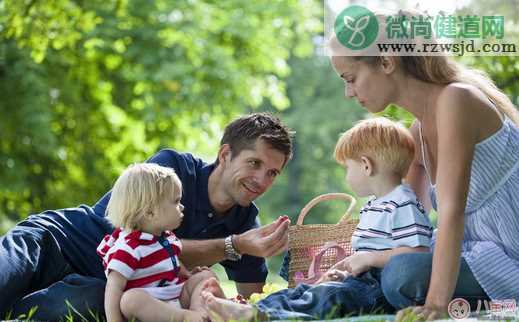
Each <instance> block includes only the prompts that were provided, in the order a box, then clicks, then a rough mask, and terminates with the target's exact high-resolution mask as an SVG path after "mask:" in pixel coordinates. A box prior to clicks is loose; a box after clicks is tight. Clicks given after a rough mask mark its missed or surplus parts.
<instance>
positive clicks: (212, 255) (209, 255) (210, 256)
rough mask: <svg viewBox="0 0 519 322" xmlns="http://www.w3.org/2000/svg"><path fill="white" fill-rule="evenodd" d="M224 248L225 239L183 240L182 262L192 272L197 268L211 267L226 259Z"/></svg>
mask: <svg viewBox="0 0 519 322" xmlns="http://www.w3.org/2000/svg"><path fill="white" fill-rule="evenodd" d="M224 247H225V244H224V240H223V239H207V240H192V239H182V253H181V255H180V260H181V261H182V263H184V265H186V267H187V268H188V269H190V270H191V269H192V268H193V267H195V266H211V265H214V264H216V263H219V262H221V261H223V260H224V259H225V257H224Z"/></svg>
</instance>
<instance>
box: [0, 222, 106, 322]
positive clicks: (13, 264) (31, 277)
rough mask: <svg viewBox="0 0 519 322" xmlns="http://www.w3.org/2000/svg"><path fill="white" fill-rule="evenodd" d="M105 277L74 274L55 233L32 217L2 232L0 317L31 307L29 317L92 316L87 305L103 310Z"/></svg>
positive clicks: (93, 308) (18, 313)
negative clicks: (33, 220)
mask: <svg viewBox="0 0 519 322" xmlns="http://www.w3.org/2000/svg"><path fill="white" fill-rule="evenodd" d="M105 283H106V282H105V281H104V280H102V279H99V278H95V277H87V276H82V275H79V274H75V273H74V272H73V270H72V269H71V267H70V266H69V264H68V262H67V260H66V258H65V257H64V255H63V254H62V252H61V249H60V246H59V245H58V243H57V241H56V240H55V238H54V237H53V236H52V235H51V233H50V232H49V231H48V230H47V229H45V228H44V227H41V226H39V225H38V224H36V223H33V222H31V221H23V222H21V223H19V224H18V225H17V226H16V227H14V228H13V229H11V230H10V231H9V232H8V233H7V234H6V235H4V236H2V237H1V238H0V290H1V291H0V314H1V315H0V320H1V319H3V318H5V317H6V315H7V314H8V313H9V312H10V316H11V318H15V317H17V316H19V315H20V314H27V313H28V312H29V310H30V309H31V308H33V307H38V309H37V310H36V312H35V314H34V315H33V316H32V319H33V320H43V321H54V320H59V319H62V318H63V316H65V315H67V314H69V312H70V313H72V314H71V316H78V314H80V315H82V316H84V317H85V318H86V319H89V320H90V319H92V320H94V318H93V317H92V316H91V315H90V312H91V311H92V312H98V313H99V314H104V306H103V303H104V287H105ZM66 301H68V302H69V303H70V305H71V306H72V307H73V308H74V310H76V311H73V310H71V309H70V308H69V307H68V306H67V304H66V303H65V302H66Z"/></svg>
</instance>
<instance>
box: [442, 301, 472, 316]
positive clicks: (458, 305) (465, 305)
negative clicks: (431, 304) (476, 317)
mask: <svg viewBox="0 0 519 322" xmlns="http://www.w3.org/2000/svg"><path fill="white" fill-rule="evenodd" d="M447 311H448V312H449V316H450V317H451V319H454V320H461V319H465V318H467V317H468V316H469V315H470V304H469V302H468V301H467V300H465V299H462V298H456V299H454V300H452V301H451V302H450V303H449V306H448V307H447Z"/></svg>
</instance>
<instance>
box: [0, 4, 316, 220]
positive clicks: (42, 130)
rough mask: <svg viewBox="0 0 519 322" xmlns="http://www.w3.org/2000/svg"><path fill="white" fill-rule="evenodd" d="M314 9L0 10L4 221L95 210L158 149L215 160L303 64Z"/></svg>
mask: <svg viewBox="0 0 519 322" xmlns="http://www.w3.org/2000/svg"><path fill="white" fill-rule="evenodd" d="M319 15H320V10H318V7H316V2H313V1H295V0H289V1H269V2H266V1H264V2H263V1H262V2H254V1H246V0H228V1H210V0H206V1H199V0H179V1H167V0H158V1H147V0H133V1H127V0H105V1H99V0H93V1H79V0H56V1H34V0H33V1H17V0H5V1H4V2H2V3H1V4H0V39H1V40H2V42H1V44H0V90H1V91H2V93H6V94H7V95H4V99H3V100H2V101H1V102H0V113H1V115H3V116H4V117H2V118H1V119H0V136H1V137H2V141H1V143H0V183H1V184H0V218H1V217H4V219H9V220H12V221H14V220H18V219H20V218H23V217H25V216H26V215H27V214H28V213H30V212H34V211H40V210H42V209H43V208H60V207H66V206H71V205H75V204H77V203H79V202H85V203H93V202H94V201H95V200H96V199H97V198H99V197H100V195H101V194H102V193H103V192H105V191H106V190H107V189H108V187H110V186H111V183H112V180H113V179H114V178H115V177H116V176H117V175H118V174H119V173H120V171H121V170H122V169H123V168H124V167H125V166H126V165H128V164H129V163H132V162H136V161H142V160H143V159H144V158H145V157H147V156H149V155H151V154H152V153H154V152H155V151H156V150H158V149H159V148H162V147H167V146H173V147H175V148H176V149H179V150H193V151H195V150H196V152H197V153H199V154H200V153H201V154H202V155H205V156H209V155H211V157H213V156H214V154H215V152H216V147H217V145H218V144H217V142H218V140H219V138H220V134H221V128H222V126H223V125H224V124H225V123H226V122H227V121H229V120H230V119H231V118H232V117H234V116H236V115H237V114H240V113H241V112H243V111H244V110H245V109H246V108H253V109H254V108H256V107H257V106H259V105H260V104H261V103H262V102H263V99H264V98H266V99H268V101H269V102H271V104H272V106H274V107H275V108H276V109H284V108H286V107H287V106H288V99H287V97H286V93H285V85H284V82H283V80H282V77H284V76H286V75H287V74H288V73H289V67H288V66H287V60H288V59H289V57H290V56H291V55H292V54H297V55H305V54H309V53H311V40H310V37H311V34H312V32H313V31H316V30H318V29H319V28H320V27H321V25H320V24H319V20H318V16H319Z"/></svg>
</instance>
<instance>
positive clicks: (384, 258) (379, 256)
mask: <svg viewBox="0 0 519 322" xmlns="http://www.w3.org/2000/svg"><path fill="white" fill-rule="evenodd" d="M428 251H429V248H428V247H407V246H403V247H397V248H393V249H390V250H384V251H378V252H373V255H374V256H373V259H372V263H371V266H373V267H379V268H382V267H384V266H385V265H386V263H387V262H388V261H389V259H390V258H391V257H392V256H395V255H398V254H404V253H418V252H422V253H423V252H428Z"/></svg>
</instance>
